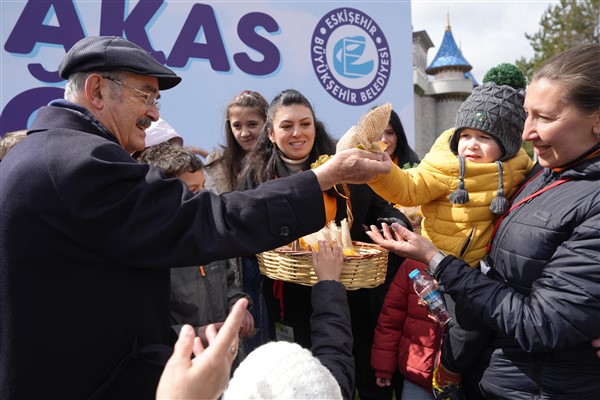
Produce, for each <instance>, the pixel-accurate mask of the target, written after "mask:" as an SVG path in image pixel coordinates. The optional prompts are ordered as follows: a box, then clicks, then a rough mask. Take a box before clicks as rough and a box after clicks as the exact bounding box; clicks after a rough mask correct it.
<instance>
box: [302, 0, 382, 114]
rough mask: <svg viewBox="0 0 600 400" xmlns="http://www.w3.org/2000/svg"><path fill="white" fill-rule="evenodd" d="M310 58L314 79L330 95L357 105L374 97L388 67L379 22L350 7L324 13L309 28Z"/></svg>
mask: <svg viewBox="0 0 600 400" xmlns="http://www.w3.org/2000/svg"><path fill="white" fill-rule="evenodd" d="M311 59H312V64H313V69H314V70H315V74H316V75H317V79H318V80H319V82H320V83H321V85H322V86H323V88H324V89H325V90H326V91H327V93H329V94H330V95H331V96H332V97H333V98H335V99H336V100H338V101H341V102H342V103H345V104H349V105H354V106H360V105H363V104H368V103H370V102H372V101H374V100H375V99H377V98H378V97H379V96H380V95H381V93H382V92H383V90H384V89H385V87H386V85H387V83H388V81H389V79H390V71H391V67H392V60H391V54H390V50H389V47H388V43H387V40H386V38H385V35H384V34H383V31H382V30H381V28H379V25H377V23H376V22H375V21H374V20H373V19H372V18H371V17H369V16H368V15H367V14H365V13H364V12H362V11H359V10H356V9H354V8H346V7H344V8H337V9H335V10H332V11H330V12H329V13H327V14H326V15H325V16H324V17H323V18H321V20H320V21H319V23H318V24H317V26H316V27H315V30H314V31H313V36H312V40H311Z"/></svg>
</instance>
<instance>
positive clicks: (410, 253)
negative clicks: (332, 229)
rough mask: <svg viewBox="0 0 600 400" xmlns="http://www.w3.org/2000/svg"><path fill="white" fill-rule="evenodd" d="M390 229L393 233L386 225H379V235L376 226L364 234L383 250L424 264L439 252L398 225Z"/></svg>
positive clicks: (422, 238) (431, 244)
mask: <svg viewBox="0 0 600 400" xmlns="http://www.w3.org/2000/svg"><path fill="white" fill-rule="evenodd" d="M392 229H393V233H392V231H390V227H389V226H388V225H387V224H381V230H382V233H381V232H379V228H378V227H377V226H375V225H371V229H370V230H368V231H366V233H367V235H369V237H370V238H371V240H373V242H374V243H376V244H378V245H379V246H381V247H383V248H384V249H386V250H389V251H392V252H394V253H396V254H398V255H400V256H402V257H405V258H412V259H413V260H416V261H420V262H422V263H425V264H429V261H431V259H432V258H433V257H434V256H435V255H436V254H437V253H438V251H439V250H438V249H437V247H435V245H434V244H433V243H431V242H430V241H429V240H427V239H425V238H424V237H423V236H421V235H419V234H416V233H414V232H411V231H410V230H408V229H406V228H405V227H403V226H401V225H400V224H397V223H393V224H392Z"/></svg>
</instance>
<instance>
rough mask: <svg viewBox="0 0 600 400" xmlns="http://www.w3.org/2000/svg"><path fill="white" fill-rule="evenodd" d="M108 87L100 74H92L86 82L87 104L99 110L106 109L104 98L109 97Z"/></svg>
mask: <svg viewBox="0 0 600 400" xmlns="http://www.w3.org/2000/svg"><path fill="white" fill-rule="evenodd" d="M107 90H108V88H107V85H105V84H104V79H102V77H101V76H100V75H98V74H91V75H89V76H88V77H87V79H86V80H85V98H86V100H87V102H88V103H89V104H90V105H92V106H94V107H95V108H97V109H102V108H103V107H104V98H105V96H107V95H108V93H106V91H107Z"/></svg>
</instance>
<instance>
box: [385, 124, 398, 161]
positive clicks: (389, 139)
mask: <svg viewBox="0 0 600 400" xmlns="http://www.w3.org/2000/svg"><path fill="white" fill-rule="evenodd" d="M381 141H382V142H383V143H385V144H387V147H386V148H385V152H386V153H388V154H389V156H390V158H391V159H392V160H393V159H394V153H395V152H396V146H397V145H398V136H396V133H395V132H394V129H393V128H392V124H388V126H387V127H386V128H385V129H384V130H383V133H382V134H381Z"/></svg>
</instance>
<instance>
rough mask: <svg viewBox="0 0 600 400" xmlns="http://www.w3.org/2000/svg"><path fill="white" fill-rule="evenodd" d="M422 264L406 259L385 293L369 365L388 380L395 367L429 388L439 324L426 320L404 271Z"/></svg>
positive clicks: (424, 387)
mask: <svg viewBox="0 0 600 400" xmlns="http://www.w3.org/2000/svg"><path fill="white" fill-rule="evenodd" d="M415 268H418V269H420V270H424V269H425V268H426V265H425V264H422V263H419V262H417V261H414V260H408V259H407V260H406V261H405V262H404V263H402V265H401V266H400V268H399V269H398V272H397V273H396V276H395V277H394V281H393V282H392V283H391V285H390V288H389V290H388V292H387V295H386V296H385V300H384V303H383V307H382V309H381V313H380V314H379V319H378V321H377V327H376V328H375V338H374V340H373V348H372V350H371V366H372V367H373V369H374V370H375V376H376V377H377V378H387V379H391V377H392V373H393V372H394V371H395V370H398V372H400V373H401V374H402V375H403V376H404V377H406V378H407V379H408V380H409V381H411V382H412V383H414V384H416V385H419V386H421V387H422V388H423V389H425V390H431V377H432V374H433V363H434V360H435V356H436V352H437V350H438V348H439V342H440V339H441V333H442V332H443V327H442V326H439V325H438V324H437V323H435V322H434V321H432V320H431V319H429V317H428V316H427V307H426V306H424V305H420V304H419V303H418V300H419V297H418V296H417V294H416V293H415V291H414V289H413V285H412V280H411V279H410V278H409V277H408V274H409V273H410V272H411V271H412V270H413V269H415Z"/></svg>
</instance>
